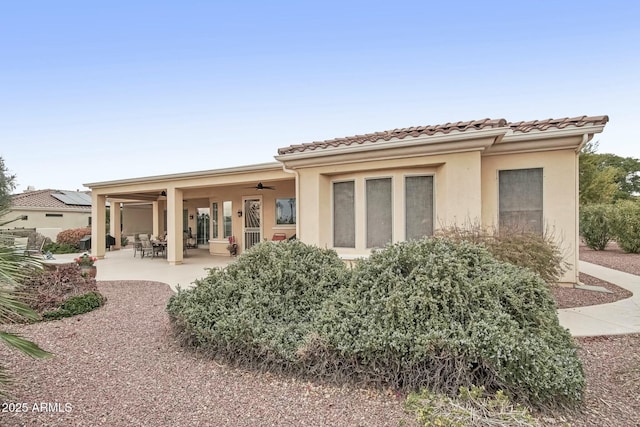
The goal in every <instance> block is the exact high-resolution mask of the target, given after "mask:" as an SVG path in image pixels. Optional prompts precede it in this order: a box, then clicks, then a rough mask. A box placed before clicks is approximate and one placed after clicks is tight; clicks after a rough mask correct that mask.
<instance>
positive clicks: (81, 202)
mask: <svg viewBox="0 0 640 427" xmlns="http://www.w3.org/2000/svg"><path fill="white" fill-rule="evenodd" d="M51 195H52V196H53V197H55V198H56V199H58V200H60V201H61V202H62V203H64V204H65V205H73V206H91V196H90V195H88V194H87V193H81V192H79V191H60V192H59V193H53V194H51Z"/></svg>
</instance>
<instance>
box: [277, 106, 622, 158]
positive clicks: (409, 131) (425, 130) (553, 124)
mask: <svg viewBox="0 0 640 427" xmlns="http://www.w3.org/2000/svg"><path fill="white" fill-rule="evenodd" d="M608 121H609V117H608V116H580V117H573V118H568V117H565V118H562V119H546V120H533V121H529V122H524V121H522V122H514V123H510V122H507V121H506V120H505V119H482V120H474V121H467V122H455V123H445V124H440V125H432V126H415V127H410V128H402V129H393V130H387V131H383V132H375V133H367V134H364V135H355V136H348V137H344V138H335V139H329V140H326V141H316V142H311V143H306V144H298V145H291V146H289V147H285V148H280V149H278V154H279V155H284V154H293V153H302V152H304V151H313V150H316V149H324V148H329V147H338V146H350V145H353V144H363V143H365V142H376V141H389V140H391V139H404V138H406V137H408V136H412V137H418V136H423V135H435V134H448V133H450V132H454V131H456V132H466V131H468V130H481V129H491V128H501V127H509V128H511V130H512V131H513V132H529V131H532V130H540V131H544V130H547V129H550V128H558V129H563V128H565V127H567V126H577V127H581V126H584V125H587V124H605V123H607V122H608Z"/></svg>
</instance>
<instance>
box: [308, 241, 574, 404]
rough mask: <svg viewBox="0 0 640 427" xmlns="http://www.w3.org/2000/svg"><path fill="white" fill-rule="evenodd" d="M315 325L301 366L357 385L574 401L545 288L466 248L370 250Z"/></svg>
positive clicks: (563, 335) (423, 245)
mask: <svg viewBox="0 0 640 427" xmlns="http://www.w3.org/2000/svg"><path fill="white" fill-rule="evenodd" d="M318 323H319V326H318V329H317V330H318V331H319V337H318V339H319V340H320V342H319V343H316V344H314V347H312V348H311V350H312V351H311V353H312V354H311V355H310V359H311V360H312V361H314V363H315V364H334V365H337V366H339V369H340V370H341V371H342V373H343V374H344V375H345V376H351V377H354V376H358V377H360V378H357V379H358V380H360V381H367V382H376V383H380V384H385V385H391V386H394V387H397V388H401V389H405V390H417V389H420V388H423V387H428V388H430V389H432V390H435V391H442V392H446V393H449V394H452V393H455V392H456V391H457V390H458V388H459V387H460V386H470V385H471V384H476V385H479V386H483V387H485V388H486V389H487V390H488V391H489V392H495V391H497V390H504V391H505V392H507V393H508V395H509V396H511V397H512V398H514V399H516V400H518V401H528V402H530V403H532V404H536V405H556V404H564V405H572V404H574V403H576V402H578V401H579V400H580V399H581V397H582V393H583V389H584V374H583V370H582V364H581V362H580V360H579V359H578V356H577V354H576V348H575V345H574V343H573V340H572V338H571V336H570V335H569V333H568V331H567V330H566V329H564V328H562V327H561V326H560V325H559V322H558V317H557V313H556V310H555V302H554V300H553V298H552V296H551V293H550V291H549V289H548V286H547V285H546V284H545V283H544V282H543V281H542V280H541V279H540V278H539V276H537V275H536V274H535V273H533V272H531V271H529V270H526V269H522V268H519V267H516V266H513V265H511V264H508V263H503V262H500V261H497V260H495V259H494V258H493V257H492V256H491V254H490V253H489V252H488V251H487V249H485V248H483V247H481V246H477V245H473V244H471V243H468V242H464V241H463V242H453V241H450V240H446V239H425V240H420V241H413V242H405V243H400V244H395V245H391V246H388V247H387V248H385V249H384V250H382V251H379V252H376V253H373V254H372V255H371V256H370V257H369V258H368V259H367V260H364V261H362V262H360V263H359V264H358V265H357V266H356V268H355V269H354V270H353V277H352V280H351V283H350V286H348V287H343V288H341V289H338V290H337V291H336V293H335V294H334V295H332V297H331V299H330V300H329V301H327V304H325V307H324V310H322V311H321V315H320V318H319V322H318ZM314 354H316V356H314ZM307 363H311V361H309V362H307Z"/></svg>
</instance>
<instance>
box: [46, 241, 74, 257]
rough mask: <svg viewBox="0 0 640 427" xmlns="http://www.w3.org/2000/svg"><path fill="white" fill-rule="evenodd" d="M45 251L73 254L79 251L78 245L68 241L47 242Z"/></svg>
mask: <svg viewBox="0 0 640 427" xmlns="http://www.w3.org/2000/svg"><path fill="white" fill-rule="evenodd" d="M43 251H44V252H51V253H52V254H73V253H76V252H78V247H77V246H72V245H69V244H67V243H47V244H45V245H44V248H43Z"/></svg>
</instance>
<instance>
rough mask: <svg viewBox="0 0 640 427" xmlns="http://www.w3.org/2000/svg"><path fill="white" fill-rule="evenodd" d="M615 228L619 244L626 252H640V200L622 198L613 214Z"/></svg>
mask: <svg viewBox="0 0 640 427" xmlns="http://www.w3.org/2000/svg"><path fill="white" fill-rule="evenodd" d="M613 230H614V234H615V236H616V242H617V243H618V246H620V248H622V250H623V251H625V252H630V253H634V254H637V253H640V202H639V201H632V200H621V201H619V202H617V203H616V205H615V209H614V214H613Z"/></svg>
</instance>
